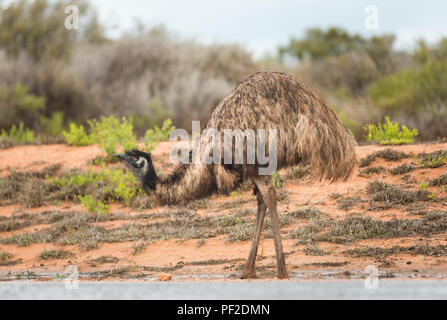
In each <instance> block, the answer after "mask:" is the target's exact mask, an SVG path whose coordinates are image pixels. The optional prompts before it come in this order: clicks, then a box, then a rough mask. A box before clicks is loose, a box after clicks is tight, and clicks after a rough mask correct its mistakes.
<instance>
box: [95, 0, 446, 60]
mask: <svg viewBox="0 0 447 320" xmlns="http://www.w3.org/2000/svg"><path fill="white" fill-rule="evenodd" d="M92 3H93V5H94V6H95V7H96V8H97V10H98V12H99V15H100V18H101V21H102V22H103V23H105V24H106V25H107V26H108V27H110V31H109V32H110V34H111V35H117V34H119V33H120V32H121V31H122V30H126V29H131V28H132V27H133V26H134V25H135V23H134V20H135V18H136V17H137V18H138V19H140V20H141V22H143V23H144V24H145V25H147V26H155V25H159V24H163V25H165V26H166V27H167V29H168V30H169V31H172V32H174V33H175V34H177V35H179V36H180V37H182V38H192V39H196V40H197V41H200V42H204V43H213V42H217V43H227V42H237V43H240V44H242V45H244V46H245V47H246V48H247V49H249V50H250V51H251V52H253V53H254V55H255V56H257V57H260V56H262V55H263V54H264V53H266V52H270V53H275V52H276V48H277V47H278V46H279V45H281V44H286V43H287V42H288V40H289V39H290V37H291V36H292V35H294V36H300V35H302V34H303V32H304V30H305V29H307V28H309V27H316V26H318V27H328V26H340V27H343V28H345V29H347V30H349V31H351V32H359V33H361V34H363V35H371V34H380V33H385V32H393V33H395V34H397V36H398V41H397V46H398V47H399V48H409V47H411V46H412V45H413V43H414V40H415V39H418V38H420V37H425V38H426V39H427V40H429V41H434V40H436V39H438V38H439V37H441V36H447V1H445V0H425V1H414V0H366V1H365V0H326V1H323V0H296V1H293V0H224V1H217V0H188V1H177V0H126V1H122V0H92ZM368 5H375V6H377V8H378V9H379V29H378V30H368V29H366V28H365V17H366V14H365V8H366V7H367V6H368Z"/></svg>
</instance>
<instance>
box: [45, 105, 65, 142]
mask: <svg viewBox="0 0 447 320" xmlns="http://www.w3.org/2000/svg"><path fill="white" fill-rule="evenodd" d="M39 121H40V127H41V128H42V131H43V132H45V133H46V134H48V135H50V136H53V137H56V136H60V135H61V134H62V133H63V130H64V113H63V112H62V111H54V112H53V113H52V114H51V117H49V118H48V117H45V116H40V119H39Z"/></svg>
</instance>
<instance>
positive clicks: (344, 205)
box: [337, 197, 365, 211]
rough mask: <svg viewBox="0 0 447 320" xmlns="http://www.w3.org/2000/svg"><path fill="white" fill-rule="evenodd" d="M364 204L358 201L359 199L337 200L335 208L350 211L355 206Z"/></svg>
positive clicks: (360, 200)
mask: <svg viewBox="0 0 447 320" xmlns="http://www.w3.org/2000/svg"><path fill="white" fill-rule="evenodd" d="M363 202H365V201H364V200H362V199H360V198H359V197H346V198H341V199H337V204H338V206H337V208H338V209H341V210H346V211H348V210H351V209H352V208H353V207H354V206H355V205H357V204H359V203H363Z"/></svg>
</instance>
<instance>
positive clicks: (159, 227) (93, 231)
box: [0, 209, 289, 250]
mask: <svg viewBox="0 0 447 320" xmlns="http://www.w3.org/2000/svg"><path fill="white" fill-rule="evenodd" d="M151 216H152V215H151ZM117 217H118V216H116V215H113V214H110V215H99V214H92V215H87V214H81V213H76V214H75V213H73V214H67V215H66V216H62V217H59V218H58V219H57V220H56V222H55V223H53V224H52V225H51V226H50V227H48V228H45V229H42V230H39V231H35V232H26V233H22V234H16V235H12V236H10V237H7V238H0V243H4V244H16V245H19V246H29V245H31V244H33V243H56V244H58V245H76V244H78V245H79V246H80V247H81V248H83V249H85V250H89V249H92V248H96V247H97V245H98V243H113V242H123V241H130V242H133V241H144V242H149V241H153V240H166V239H207V238H210V237H215V236H218V235H226V236H227V239H228V241H245V240H248V239H250V238H251V237H252V234H253V230H254V226H253V223H254V219H252V218H248V217H238V216H234V215H228V216H226V215H208V216H206V217H198V216H196V215H195V214H194V212H192V211H190V210H186V209H180V210H178V211H176V212H171V213H160V214H159V215H157V216H156V217H160V218H165V220H163V221H156V222H152V223H148V224H141V223H126V224H124V225H122V226H119V227H117V228H113V229H105V228H104V227H102V226H98V225H97V224H96V222H99V221H110V220H113V219H116V218H117ZM145 217H146V216H145V215H143V216H142V217H140V218H145ZM45 218H47V219H50V217H45ZM134 218H136V217H134ZM134 218H131V217H129V218H128V219H129V220H133V219H134ZM52 219H55V217H52ZM154 219H155V217H154ZM268 221H269V220H267V222H268ZM280 222H281V225H282V226H284V225H287V223H289V221H284V219H281V220H280ZM269 228H270V227H269V226H268V224H267V223H266V229H269Z"/></svg>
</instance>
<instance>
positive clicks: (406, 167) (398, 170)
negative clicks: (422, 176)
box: [390, 163, 415, 175]
mask: <svg viewBox="0 0 447 320" xmlns="http://www.w3.org/2000/svg"><path fill="white" fill-rule="evenodd" d="M414 169H415V167H414V166H412V165H411V164H408V163H404V164H403V165H400V166H397V167H394V168H392V169H390V173H391V174H393V175H398V174H405V173H408V172H411V171H413V170H414Z"/></svg>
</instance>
